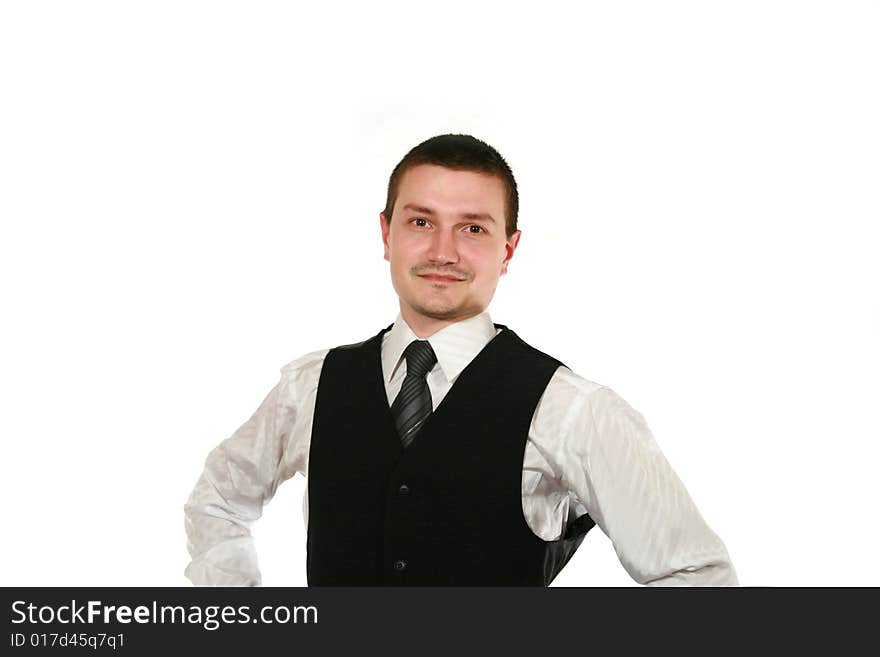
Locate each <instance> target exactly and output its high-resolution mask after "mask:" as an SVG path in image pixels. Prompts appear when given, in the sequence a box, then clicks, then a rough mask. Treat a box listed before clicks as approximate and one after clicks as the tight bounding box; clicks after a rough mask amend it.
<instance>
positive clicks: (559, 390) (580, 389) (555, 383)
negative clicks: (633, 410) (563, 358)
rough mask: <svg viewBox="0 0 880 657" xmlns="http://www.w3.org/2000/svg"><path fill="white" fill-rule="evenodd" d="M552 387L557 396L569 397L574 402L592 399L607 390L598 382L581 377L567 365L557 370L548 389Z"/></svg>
mask: <svg viewBox="0 0 880 657" xmlns="http://www.w3.org/2000/svg"><path fill="white" fill-rule="evenodd" d="M551 386H552V388H553V391H554V392H555V393H556V394H557V395H561V396H565V397H569V398H571V399H572V400H574V399H578V398H580V399H583V398H585V397H590V396H592V395H594V394H595V393H597V392H598V391H601V390H603V389H605V386H604V385H602V384H601V383H599V382H598V381H593V380H592V379H588V378H586V377H584V376H581V375H580V374H577V373H576V372H574V371H573V370H571V369H570V368H568V367H566V366H565V365H560V366H559V367H557V368H556V371H555V372H554V373H553V377H552V378H551V379H550V383H549V384H548V386H547V387H548V388H550V387H551Z"/></svg>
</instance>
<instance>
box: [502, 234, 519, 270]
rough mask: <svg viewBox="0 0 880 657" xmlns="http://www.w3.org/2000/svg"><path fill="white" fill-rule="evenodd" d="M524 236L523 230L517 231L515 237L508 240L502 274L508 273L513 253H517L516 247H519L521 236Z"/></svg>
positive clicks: (512, 236) (505, 246)
mask: <svg viewBox="0 0 880 657" xmlns="http://www.w3.org/2000/svg"><path fill="white" fill-rule="evenodd" d="M521 234H522V231H521V230H518V231H516V232H515V233H514V234H513V235H511V236H510V237H508V238H507V243H506V244H505V245H504V251H505V255H504V260H503V261H502V262H501V274H502V275H503V274H506V273H507V263H508V262H510V259H511V258H513V252H514V251H516V247H517V246H518V245H519V236H520V235H521Z"/></svg>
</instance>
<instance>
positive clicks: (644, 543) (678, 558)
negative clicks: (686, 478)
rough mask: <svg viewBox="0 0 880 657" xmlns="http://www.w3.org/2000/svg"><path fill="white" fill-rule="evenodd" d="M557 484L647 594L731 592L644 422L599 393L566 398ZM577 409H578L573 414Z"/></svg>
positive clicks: (729, 569)
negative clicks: (673, 589) (569, 402)
mask: <svg viewBox="0 0 880 657" xmlns="http://www.w3.org/2000/svg"><path fill="white" fill-rule="evenodd" d="M574 403H575V405H576V408H574V409H572V410H573V413H574V414H573V416H572V418H571V419H572V423H571V425H570V426H571V433H570V434H569V436H568V437H567V438H566V442H568V446H567V450H569V454H571V455H573V456H575V458H571V459H566V461H565V462H564V463H560V464H559V467H560V468H561V469H562V475H563V480H564V482H565V484H566V485H567V486H568V487H569V488H570V489H571V490H572V491H573V492H574V493H575V495H576V496H577V498H578V499H579V500H580V501H581V502H582V503H583V504H584V506H585V508H586V509H587V511H588V513H589V514H590V517H591V518H592V519H593V520H594V521H596V524H597V525H599V527H600V528H601V529H602V531H603V532H605V534H606V535H607V536H608V538H609V539H610V540H611V542H612V544H613V545H614V549H615V551H616V552H617V556H618V558H619V559H620V562H621V564H622V565H623V567H624V568H625V569H626V571H627V572H628V573H629V574H630V576H631V577H632V578H633V579H634V580H635V581H636V582H639V583H640V584H644V585H647V586H737V585H738V580H737V575H736V571H735V570H734V567H733V564H732V563H731V560H730V557H729V556H728V554H727V549H726V548H725V546H724V543H723V542H722V541H721V539H720V538H719V537H718V536H717V535H716V534H715V533H714V532H713V531H712V530H711V529H710V528H709V526H708V525H707V524H706V522H705V520H704V519H703V517H702V516H701V515H700V513H699V511H698V510H697V507H696V505H695V504H694V502H693V500H692V499H691V497H690V495H689V494H688V492H687V489H686V488H685V486H684V484H683V483H682V481H681V480H680V479H679V477H678V476H677V475H676V473H675V472H674V471H673V469H672V467H671V466H670V465H669V462H668V461H667V460H666V458H665V456H664V455H663V453H662V452H661V451H660V448H659V447H658V445H657V443H656V442H655V440H654V437H653V435H652V433H651V431H650V429H649V428H648V425H647V423H646V422H645V419H644V417H643V416H642V415H641V414H640V413H639V412H638V411H636V410H635V409H633V408H632V407H631V406H630V405H629V404H628V403H627V402H626V401H625V400H624V399H623V398H621V397H620V396H619V395H618V394H617V393H616V392H614V391H613V390H612V389H610V388H607V387H599V388H598V389H595V390H592V391H591V392H590V393H589V394H588V395H586V396H585V395H577V396H575V398H574ZM578 405H579V407H577V406H578Z"/></svg>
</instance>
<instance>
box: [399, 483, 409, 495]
mask: <svg viewBox="0 0 880 657" xmlns="http://www.w3.org/2000/svg"><path fill="white" fill-rule="evenodd" d="M397 492H398V493H400V494H401V495H409V486H407V485H406V484H400V488H398V489H397Z"/></svg>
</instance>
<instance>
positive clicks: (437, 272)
mask: <svg viewBox="0 0 880 657" xmlns="http://www.w3.org/2000/svg"><path fill="white" fill-rule="evenodd" d="M504 205H505V189H504V183H503V182H502V181H501V179H500V178H498V177H497V176H493V175H488V174H483V173H477V172H474V171H456V170H453V169H447V168H445V167H441V166H436V165H433V164H420V165H417V166H414V167H412V168H410V169H409V170H407V171H406V173H404V174H403V177H402V179H401V181H400V184H399V186H398V194H397V201H396V202H395V204H394V212H393V216H392V217H390V226H389V225H388V223H387V220H388V218H386V217H385V215H384V214H380V215H379V222H380V224H381V226H382V240H383V242H384V243H385V259H386V260H388V261H389V262H390V263H391V282H392V283H393V285H394V289H395V291H396V292H397V295H398V296H399V297H400V306H401V312H403V314H404V318H405V319H406V315H409V314H411V313H415V314H417V315H421V316H422V317H423V318H432V319H437V320H451V321H460V320H462V319H467V318H468V317H472V316H474V315H476V314H478V313H481V312H482V311H483V310H485V309H486V308H487V307H488V306H489V302H490V301H491V300H492V296H493V295H494V294H495V288H496V286H497V285H498V279H499V277H500V276H501V275H502V274H505V273H506V272H507V263H508V262H509V261H510V259H511V257H513V252H514V250H515V249H516V245H517V243H518V242H519V236H520V231H516V232H515V233H514V234H513V235H511V237H510V239H508V238H507V236H506V233H505V218H504V217H505V215H504V210H505V208H504Z"/></svg>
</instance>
